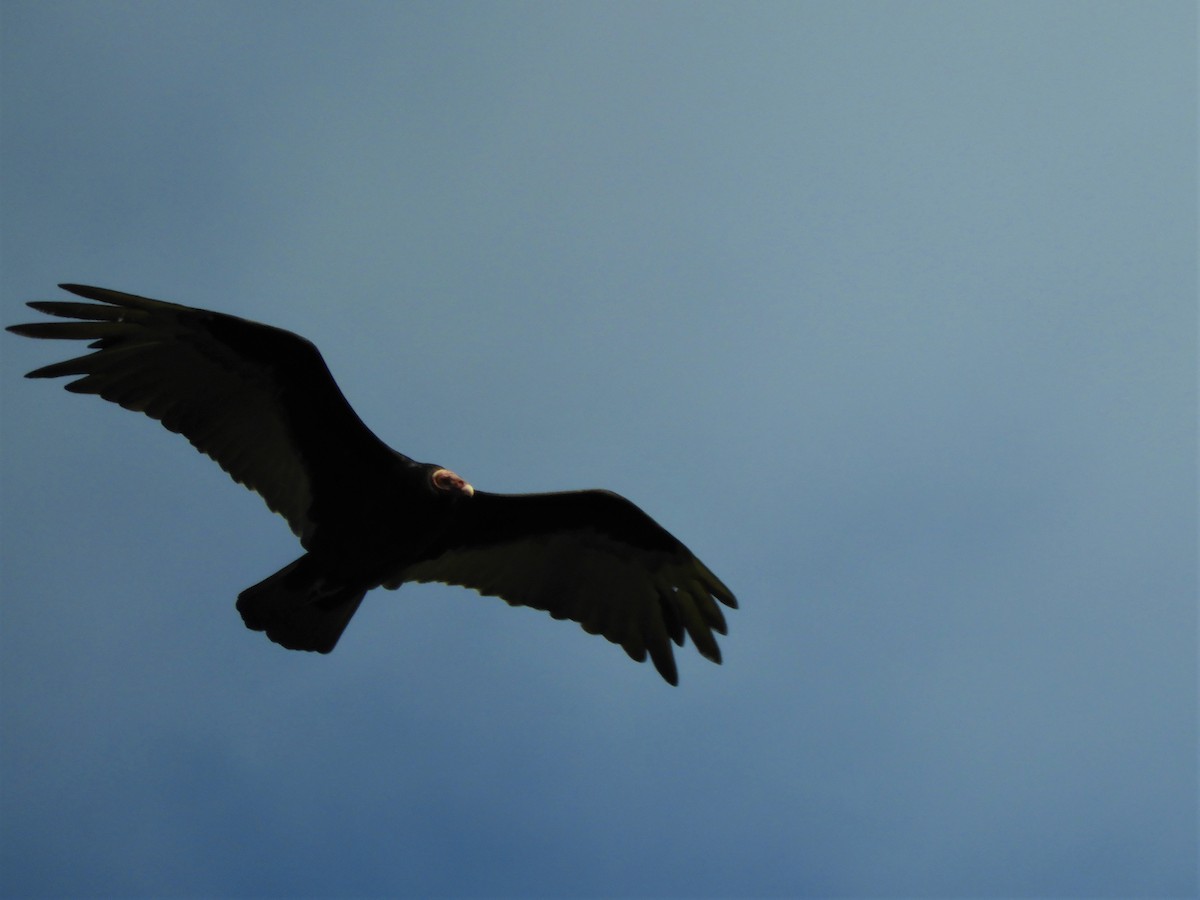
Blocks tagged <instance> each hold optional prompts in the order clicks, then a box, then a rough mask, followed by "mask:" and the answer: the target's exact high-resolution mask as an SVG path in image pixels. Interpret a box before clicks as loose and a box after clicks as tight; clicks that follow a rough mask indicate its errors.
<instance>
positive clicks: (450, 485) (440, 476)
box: [432, 469, 475, 497]
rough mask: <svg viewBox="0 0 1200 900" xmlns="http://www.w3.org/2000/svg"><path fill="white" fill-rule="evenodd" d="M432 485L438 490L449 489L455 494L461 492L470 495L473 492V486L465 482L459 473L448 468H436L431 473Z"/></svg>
mask: <svg viewBox="0 0 1200 900" xmlns="http://www.w3.org/2000/svg"><path fill="white" fill-rule="evenodd" d="M432 478H433V486H434V487H435V488H437V489H438V490H439V491H450V492H451V493H455V494H463V495H464V496H467V497H471V496H473V495H474V494H475V488H473V487H471V485H469V484H467V482H466V479H464V478H463V477H462V476H461V475H458V474H456V473H454V472H451V471H450V470H449V469H438V470H437V471H436V472H434V473H433V476H432Z"/></svg>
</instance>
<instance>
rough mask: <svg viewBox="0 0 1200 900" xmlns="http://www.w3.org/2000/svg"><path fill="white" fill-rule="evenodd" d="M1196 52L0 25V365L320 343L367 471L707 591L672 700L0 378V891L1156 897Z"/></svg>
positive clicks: (447, 23) (1102, 7) (325, 13)
mask: <svg viewBox="0 0 1200 900" xmlns="http://www.w3.org/2000/svg"><path fill="white" fill-rule="evenodd" d="M1196 24H1197V23H1196V10H1195V6H1194V4H1193V3H1190V2H1158V3H1153V2H1147V3H1104V2H1088V3H1072V2H1055V3H1046V2H1041V0H1039V2H1032V3H1020V2H1004V3H957V2H953V3H902V4H901V3H801V2H795V3H778V4H763V3H759V4H753V3H736V4H733V3H730V4H706V3H694V4H693V3H688V4H678V3H628V4H627V3H602V4H595V3H503V4H501V3H382V2H380V3H367V2H359V3H263V2H259V3H242V2H236V3H216V2H202V3H183V2H169V3H168V2H163V3H148V2H139V3H105V2H87V3H82V2H81V3H65V2H14V0H6V2H5V3H4V4H3V6H2V7H0V86H2V91H3V94H2V97H0V100H2V104H0V115H2V143H3V149H2V151H0V166H2V172H0V174H2V182H3V184H2V195H0V215H2V216H3V222H2V234H0V238H2V244H0V246H2V253H3V260H2V262H3V265H2V267H0V287H2V290H0V321H2V322H3V324H12V323H14V322H21V321H29V320H31V318H36V316H35V315H32V314H31V313H29V311H27V310H25V309H24V308H23V307H22V305H21V304H22V303H23V302H24V301H26V300H30V299H38V298H41V299H49V298H54V297H56V296H58V292H57V290H56V289H55V287H54V285H55V284H56V283H57V282H60V281H79V282H84V283H92V284H99V285H102V286H107V287H113V288H117V289H121V290H127V291H133V292H137V293H143V294H147V295H149V296H154V297H160V298H163V299H168V300H174V301H178V302H181V303H187V304H193V305H199V306H206V307H211V308H215V309H219V310H222V311H225V312H231V313H235V314H238V315H242V316H246V317H249V318H253V319H257V320H261V321H265V322H269V323H272V324H275V325H280V326H284V327H287V328H290V329H292V330H294V331H297V332H299V333H301V334H304V335H306V336H308V337H310V338H312V339H314V340H316V341H317V342H318V344H319V345H320V347H321V349H322V351H323V352H324V354H325V357H326V359H327V361H328V363H329V365H330V367H331V368H332V370H333V372H334V374H335V375H336V377H337V378H338V380H339V382H340V384H341V385H342V387H343V389H344V391H345V393H346V394H347V396H348V397H349V398H350V400H351V402H352V403H353V404H354V405H355V406H356V408H357V409H358V411H359V412H360V414H361V415H362V417H363V418H364V419H365V420H366V422H367V423H368V424H369V425H370V426H371V427H372V428H373V429H374V430H375V431H376V432H377V433H378V434H379V435H380V436H381V437H382V438H384V439H385V440H387V441H388V442H389V443H392V444H393V445H394V446H395V447H396V448H397V449H400V450H402V451H403V452H405V453H407V454H409V455H411V456H414V457H416V458H418V459H422V460H429V461H435V462H438V463H441V464H443V465H446V466H450V467H452V468H454V469H455V470H457V471H458V472H460V473H462V474H463V475H464V476H466V477H467V478H469V479H470V480H471V481H472V482H473V483H474V484H475V485H477V486H479V487H482V488H485V489H489V490H501V491H531V490H547V489H566V488H574V487H593V486H604V487H609V488H612V489H614V490H617V491H620V492H621V493H623V494H626V495H627V496H629V497H631V498H632V499H634V500H635V502H637V503H638V504H639V505H641V506H642V507H643V508H645V509H646V510H648V511H649V512H650V513H651V514H652V515H654V516H655V517H656V518H657V519H659V521H661V522H662V523H663V524H664V525H665V526H666V527H667V528H669V529H671V530H672V531H673V532H675V533H676V534H677V535H678V536H679V537H680V538H681V539H682V540H684V541H685V542H686V543H687V544H688V545H689V546H690V547H691V548H692V549H693V550H695V552H696V553H697V554H698V555H699V556H700V557H701V558H702V559H704V560H705V562H707V563H708V564H709V565H710V566H711V567H712V568H713V569H714V570H715V571H716V572H717V573H718V574H719V575H720V576H721V577H722V578H723V579H724V580H725V581H726V582H728V584H729V585H730V586H731V587H732V588H733V590H734V591H735V592H736V593H737V595H738V597H739V599H740V600H741V603H742V609H741V610H739V611H737V612H735V613H733V614H731V615H730V617H729V619H730V635H729V637H728V638H727V639H725V640H724V641H723V642H722V645H723V648H724V651H725V658H726V662H725V665H723V666H721V667H717V666H713V665H711V664H710V663H708V662H706V661H705V660H703V659H701V658H700V657H699V656H698V654H696V653H695V651H694V650H693V649H692V648H691V647H690V646H689V647H687V648H685V649H684V650H683V651H682V652H680V653H678V654H677V656H678V658H679V661H680V675H681V685H680V687H679V688H675V689H673V688H670V687H668V686H667V685H665V684H664V683H663V682H662V681H661V680H660V679H659V678H658V676H657V675H656V674H655V673H654V671H653V669H652V668H651V667H650V666H648V665H646V666H638V665H636V664H634V663H632V662H630V660H629V659H628V658H627V657H626V656H625V655H624V653H622V652H621V651H620V650H619V649H618V648H616V647H614V646H612V645H610V644H608V643H606V642H605V641H603V640H600V639H598V638H595V637H591V636H588V635H586V634H584V633H583V632H582V631H581V630H580V629H579V628H577V627H575V626H573V625H568V624H564V623H561V622H555V621H552V620H551V619H550V618H549V617H548V616H545V615H543V614H539V613H536V612H533V611H530V610H513V609H510V608H508V607H507V606H505V604H503V603H501V602H500V601H497V600H495V599H487V598H481V597H479V596H478V595H476V594H473V593H470V592H467V591H464V590H461V589H453V588H446V587H441V586H428V587H414V586H407V587H405V588H403V589H402V590H401V591H400V592H398V593H390V592H384V591H377V592H375V593H373V594H371V595H369V596H368V598H367V602H366V603H365V604H364V606H363V608H362V610H361V611H360V612H359V614H358V616H357V618H356V619H355V621H354V622H353V623H352V625H351V626H350V629H349V630H348V632H347V634H346V636H345V638H344V639H343V640H342V642H341V644H340V645H339V646H338V648H337V651H336V652H335V653H333V654H332V655H331V656H328V657H320V656H315V655H308V654H298V653H289V652H286V651H284V650H282V649H281V648H279V647H277V646H275V645H273V644H271V643H269V642H268V641H267V640H266V639H265V638H264V637H263V636H262V635H261V634H256V633H252V632H249V631H247V630H246V629H245V628H244V627H243V626H242V623H241V620H240V618H239V616H238V614H237V612H236V611H235V610H234V606H233V602H234V598H235V597H236V595H237V593H238V592H239V591H240V590H241V589H243V588H245V587H246V586H248V585H250V584H252V583H254V582H256V581H258V580H260V579H262V578H264V577H265V576H266V575H268V574H270V573H271V572H273V571H275V570H276V569H277V568H279V567H280V566H282V565H284V564H285V563H287V562H289V561H290V560H291V559H293V558H294V557H295V556H296V555H297V554H298V552H299V550H298V547H297V545H296V544H295V541H294V539H293V538H292V536H291V534H290V532H289V531H288V529H287V527H286V525H285V523H284V522H283V520H282V519H280V518H278V517H274V516H272V515H270V514H269V512H268V511H267V510H266V508H265V506H264V505H263V504H262V502H261V501H260V500H259V499H258V498H257V497H255V496H254V495H252V494H250V493H248V492H246V491H244V490H243V489H241V488H240V487H238V486H236V485H234V484H233V483H232V482H231V481H229V479H228V478H227V477H226V476H225V475H224V474H223V473H222V472H221V471H220V470H219V469H218V468H217V467H216V466H215V465H213V464H212V463H211V462H210V461H208V460H206V459H204V458H203V457H201V456H200V455H199V454H197V453H195V452H193V451H192V450H191V449H190V448H189V447H188V446H187V444H186V443H185V442H184V441H182V440H181V439H180V438H178V437H176V436H174V435H170V434H168V433H167V432H166V431H164V430H163V429H161V428H160V427H159V426H158V425H156V424H155V423H153V422H151V421H149V420H148V419H145V418H143V417H139V416H134V415H132V414H130V413H127V412H125V411H123V410H120V409H118V408H116V407H113V406H111V405H109V404H106V403H103V402H100V401H98V400H97V399H95V398H91V397H76V396H72V395H69V394H67V393H65V392H64V391H62V390H61V388H60V387H59V385H58V384H57V383H48V382H30V381H26V380H24V379H22V378H21V377H20V376H21V375H22V374H23V373H24V372H25V371H27V370H29V369H31V368H34V367H36V366H39V365H42V364H45V363H48V362H51V361H53V360H57V359H61V358H64V357H65V356H66V355H67V353H68V352H69V351H70V350H71V349H72V348H71V346H69V345H66V344H53V343H45V342H38V343H35V342H32V341H26V340H23V339H20V338H17V337H15V336H12V335H8V334H4V335H2V336H0V354H2V372H0V399H2V402H3V408H2V416H3V418H2V422H3V435H2V438H3V453H2V459H3V496H2V500H0V509H2V513H0V515H2V517H3V523H2V527H3V531H2V537H3V547H2V557H3V558H2V568H0V579H2V582H0V583H2V588H3V602H2V603H0V624H2V631H0V650H2V657H0V677H2V699H3V719H2V722H0V725H2V742H3V743H2V756H0V803H2V821H0V835H2V849H0V872H2V874H0V888H2V889H3V891H4V893H6V894H8V895H13V896H17V895H20V896H56V895H74V896H85V895H107V896H137V895H145V896H151V895H159V896H162V895H176V896H186V895H194V896H199V895H204V896H219V895H257V896H270V895H280V896H284V895H298V894H303V895H311V896H317V895H405V894H409V895H414V896H433V895H496V896H499V895H521V896H537V895H544V896H576V895H598V896H599V895H603V896H628V895H654V896H735V895H736V896H749V895H780V896H835V895H836V896H846V895H864V896H865V895H876V896H877V895H889V896H970V895H975V896H979V895H991V896H997V895H1005V896H1034V895H1037V896H1068V895H1069V896H1101V895H1103V896H1133V895H1138V896H1166V895H1179V896H1182V895H1191V894H1194V893H1195V892H1196V890H1197V877H1196V871H1197V870H1196V843H1197V829H1196V803H1197V776H1196V761H1197V740H1196V738H1197V692H1196V677H1197V668H1196V643H1197V615H1196V588H1197V580H1196V555H1197V530H1196V358H1195V357H1196V352H1195V350H1196V336H1197V328H1196V325H1197V323H1196V318H1197V317H1196V288H1197V277H1196V247H1197V227H1196V162H1197V160H1196V100H1197V90H1196Z"/></svg>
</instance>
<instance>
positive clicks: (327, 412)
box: [8, 285, 737, 684]
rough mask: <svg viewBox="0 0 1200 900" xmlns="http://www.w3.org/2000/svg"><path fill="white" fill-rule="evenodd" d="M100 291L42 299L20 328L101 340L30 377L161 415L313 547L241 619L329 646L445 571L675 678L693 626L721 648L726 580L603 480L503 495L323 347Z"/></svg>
mask: <svg viewBox="0 0 1200 900" xmlns="http://www.w3.org/2000/svg"><path fill="white" fill-rule="evenodd" d="M62 287H63V288H64V289H66V290H68V291H70V292H71V293H73V294H76V295H78V296H81V297H85V298H87V299H90V300H95V301H99V303H79V302H76V301H70V302H66V301H39V302H34V303H30V304H29V305H30V306H32V307H33V308H35V309H37V310H40V311H42V312H45V313H48V314H50V315H53V316H58V317H61V318H67V319H73V320H75V321H68V322H40V323H36V324H30V325H14V326H11V327H10V328H9V329H8V330H10V331H13V332H15V333H17V334H21V335H25V336H27V337H36V338H66V339H75V340H86V341H89V342H90V343H89V348H90V349H91V350H93V351H94V352H92V353H90V354H88V355H85V356H82V357H79V358H77V359H71V360H67V361H65V362H61V363H56V364H53V365H49V366H44V367H42V368H40V369H37V370H35V371H33V372H30V373H29V377H32V378H45V377H56V376H64V375H66V376H78V377H77V379H76V380H75V381H72V382H70V383H69V384H68V385H67V389H68V390H70V391H73V392H76V393H91V394H98V395H100V396H101V397H103V398H105V399H107V400H111V401H113V402H115V403H119V404H120V405H121V406H124V407H125V408H127V409H131V410H135V411H139V412H144V413H146V414H147V415H149V416H151V417H152V418H155V419H158V420H160V421H161V422H162V424H163V425H164V426H165V427H167V428H168V429H170V430H171V431H175V432H178V433H180V434H183V435H184V436H185V437H187V439H188V440H189V441H191V443H192V444H193V445H194V446H195V447H196V448H197V449H198V450H200V451H201V452H203V453H206V454H207V455H209V456H211V457H212V458H213V459H214V460H216V462H217V463H218V464H220V466H221V467H222V468H223V469H225V470H226V471H227V472H228V473H229V474H230V475H231V476H232V477H233V478H234V480H236V481H238V482H240V483H242V484H244V485H246V486H247V487H248V488H250V489H251V490H254V491H257V492H258V493H259V494H261V495H262V497H263V498H264V499H265V500H266V503H267V505H268V506H269V507H270V508H271V509H272V510H274V511H276V512H278V513H280V514H281V515H282V516H283V517H284V518H285V519H287V521H288V524H289V525H290V526H291V528H292V530H293V531H294V532H295V533H296V535H297V536H298V537H299V539H300V543H301V545H302V546H303V547H304V549H305V551H306V552H305V554H304V555H303V556H301V557H300V558H299V559H297V560H296V561H295V562H293V563H291V564H290V565H288V566H285V567H284V568H283V569H281V570H280V571H279V572H276V573H275V574H274V575H272V576H270V577H269V578H267V579H265V580H264V581H262V582H260V583H259V584H256V585H254V586H253V587H250V588H247V589H246V590H245V591H243V592H242V593H241V595H240V596H239V598H238V609H239V611H240V612H241V614H242V617H243V619H244V620H245V622H246V624H247V626H249V627H250V628H253V629H256V630H260V631H265V632H266V633H267V635H268V637H270V638H271V639H272V640H273V641H275V642H277V643H279V644H282V645H283V646H285V647H288V648H291V649H300V650H317V651H321V652H329V651H330V650H332V649H333V646H334V645H335V644H336V643H337V640H338V638H339V637H340V636H341V634H342V631H343V630H344V629H345V627H346V625H347V624H348V623H349V621H350V618H351V617H352V616H353V615H354V612H355V610H357V608H358V605H359V603H360V602H361V601H362V598H363V596H364V595H365V594H366V592H367V591H369V590H371V589H373V588H375V587H380V586H383V587H388V588H397V587H399V586H400V585H401V584H404V583H406V582H410V581H440V582H445V583H447V584H458V585H462V586H464V587H469V588H473V589H475V590H477V591H479V592H480V593H482V594H489V595H494V596H498V597H501V598H503V599H504V600H506V601H507V602H508V603H510V604H513V605H522V606H530V607H533V608H535V609H542V610H546V611H547V612H549V613H550V614H551V615H552V616H554V617H555V618H564V619H571V620H574V621H576V622H579V623H580V624H581V625H582V626H583V627H584V629H585V630H587V631H589V632H590V633H593V634H601V635H603V636H605V637H606V638H608V639H609V640H611V641H613V642H615V643H618V644H620V645H621V646H622V647H623V648H624V649H625V651H626V652H627V653H628V654H629V655H630V656H631V657H633V658H634V659H636V660H639V661H640V660H644V659H645V658H646V656H647V654H648V655H649V656H650V658H651V659H652V660H653V662H654V664H655V666H656V668H657V669H658V671H659V672H660V673H661V674H662V676H663V677H664V678H665V679H666V680H667V681H669V682H670V683H672V684H674V683H676V681H677V674H676V669H675V661H674V655H673V653H672V651H671V643H672V642H674V643H675V644H678V645H682V644H683V638H684V634H685V633H687V634H690V635H691V637H692V640H693V642H694V643H695V644H696V647H697V648H698V649H699V650H700V652H701V653H702V654H703V655H704V656H706V657H707V658H709V659H711V660H713V661H714V662H720V651H719V650H718V648H717V644H716V641H715V639H714V638H713V632H714V631H716V632H717V633H720V634H724V633H725V620H724V617H723V615H722V614H721V611H720V607H719V606H718V602H720V603H723V604H725V605H726V606H729V607H735V606H736V605H737V604H736V601H735V600H734V597H733V594H732V593H731V592H730V591H729V589H728V588H727V587H725V585H724V584H722V583H721V581H720V580H719V579H718V578H717V577H716V576H715V575H713V574H712V572H711V571H709V569H708V568H707V567H706V566H705V565H704V564H703V563H701V562H700V561H699V560H698V559H696V558H695V556H693V555H692V554H691V552H690V551H689V550H688V549H687V548H686V547H685V546H684V545H683V544H681V543H680V542H679V541H678V540H676V539H675V538H674V537H673V536H672V535H671V534H670V533H669V532H667V531H666V530H665V529H663V528H662V527H661V526H659V525H658V524H657V523H656V522H654V520H653V519H651V518H650V517H649V516H647V515H646V514H645V513H643V512H642V511H641V510H640V509H638V508H637V507H636V506H634V505H633V504H632V503H630V502H629V501H628V500H626V499H624V498H623V497H620V496H618V495H617V494H613V493H611V492H608V491H569V492H563V493H551V494H493V493H487V492H483V491H476V490H474V488H472V487H471V485H469V484H467V482H466V481H464V480H463V479H462V478H460V477H459V476H458V475H456V474H454V473H453V472H451V471H449V470H448V469H445V468H442V467H440V466H436V465H432V464H428V463H418V462H416V461H414V460H412V459H409V458H408V457H407V456H405V455H404V454H402V453H399V452H397V451H395V450H393V449H391V448H390V447H388V446H387V445H386V444H384V443H383V442H382V441H380V440H379V439H378V438H377V437H376V436H375V435H374V434H372V433H371V431H370V430H369V429H368V428H367V427H366V425H364V424H363V423H362V421H361V420H360V419H359V418H358V416H357V414H356V413H355V412H354V410H353V409H352V408H351V407H350V404H349V403H348V402H347V401H346V399H345V397H344V396H343V395H342V393H341V391H340V389H339V388H338V386H337V384H336V383H335V382H334V380H333V377H332V375H331V374H330V373H329V370H328V368H327V367H326V366H325V363H324V361H323V360H322V359H321V355H320V353H319V352H318V351H317V348H316V347H315V346H314V345H313V344H312V343H310V342H309V341H307V340H305V339H304V338H301V337H299V336H297V335H295V334H292V333H290V332H287V331H284V330H282V329H278V328H273V327H270V326H267V325H261V324H259V323H256V322H251V321H248V320H245V319H240V318H237V317H235V316H229V315H225V314H222V313H214V312H209V311H207V310H202V309H194V308H191V307H187V306H180V305H178V304H173V303H164V302H161V301H157V300H150V299H148V298H145V297H138V296H134V295H132V294H124V293H120V292H117V291H110V290H106V289H103V288H94V287H86V286H81V285H62Z"/></svg>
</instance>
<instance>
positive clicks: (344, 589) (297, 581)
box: [237, 554, 367, 653]
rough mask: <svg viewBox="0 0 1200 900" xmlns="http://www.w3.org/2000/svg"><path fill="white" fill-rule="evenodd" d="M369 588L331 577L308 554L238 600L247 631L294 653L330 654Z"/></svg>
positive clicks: (247, 589)
mask: <svg viewBox="0 0 1200 900" xmlns="http://www.w3.org/2000/svg"><path fill="white" fill-rule="evenodd" d="M366 592H367V589H366V588H362V587H354V586H352V585H346V584H341V583H339V582H337V581H334V580H333V579H331V578H329V577H328V575H326V574H325V573H324V572H323V571H321V569H320V567H319V566H318V565H317V564H316V562H315V561H314V560H313V558H312V556H311V555H309V554H305V555H304V556H302V557H300V558H299V559H298V560H296V561H295V562H293V563H292V564H291V565H288V566H284V567H283V568H282V569H280V570H279V571H278V572H276V573H275V574H274V575H272V576H271V577H270V578H267V579H265V580H263V581H260V582H259V583H258V584H256V585H254V586H253V587H248V588H246V590H244V591H242V592H241V594H239V595H238V600H237V608H238V612H240V613H241V614H242V621H244V622H245V623H246V627H247V628H250V629H253V630H254V631H265V632H266V633H267V637H269V638H270V639H271V640H273V641H274V642H275V643H277V644H281V645H283V646H284V647H287V648H288V649H289V650H316V651H317V652H319V653H328V652H329V651H330V650H332V649H333V647H334V645H335V644H336V643H337V642H338V638H340V637H341V636H342V632H343V631H345V630H346V626H347V625H348V624H349V623H350V618H351V617H352V616H353V615H354V612H355V610H357V609H358V604H359V603H361V602H362V598H363V596H364V595H365V594H366Z"/></svg>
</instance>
